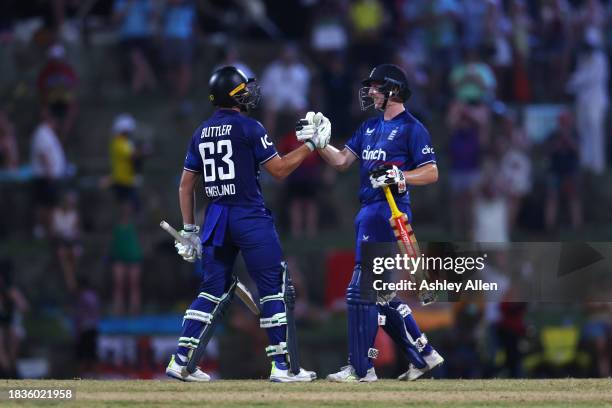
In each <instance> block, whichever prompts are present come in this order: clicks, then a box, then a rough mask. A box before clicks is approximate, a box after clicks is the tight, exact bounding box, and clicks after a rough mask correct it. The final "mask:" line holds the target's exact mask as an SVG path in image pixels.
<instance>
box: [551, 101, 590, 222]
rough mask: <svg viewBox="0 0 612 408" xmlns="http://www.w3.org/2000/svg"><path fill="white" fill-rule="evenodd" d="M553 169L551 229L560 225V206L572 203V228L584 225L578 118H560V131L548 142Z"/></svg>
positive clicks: (564, 115)
mask: <svg viewBox="0 0 612 408" xmlns="http://www.w3.org/2000/svg"><path fill="white" fill-rule="evenodd" d="M548 155H549V162H550V168H549V170H548V188H547V198H546V214H545V221H546V227H547V229H549V230H550V229H553V228H554V227H555V226H556V225H557V215H558V213H559V202H560V199H561V197H563V202H566V203H568V208H569V212H570V220H571V223H572V227H574V228H579V227H580V226H581V225H582V203H581V200H580V188H579V186H580V168H579V163H580V158H579V148H578V135H577V134H576V127H575V126H574V118H573V116H572V114H571V113H570V112H569V111H565V112H563V113H561V114H560V115H559V119H558V126H557V129H556V130H555V131H554V132H553V134H552V135H551V136H550V138H549V141H548Z"/></svg>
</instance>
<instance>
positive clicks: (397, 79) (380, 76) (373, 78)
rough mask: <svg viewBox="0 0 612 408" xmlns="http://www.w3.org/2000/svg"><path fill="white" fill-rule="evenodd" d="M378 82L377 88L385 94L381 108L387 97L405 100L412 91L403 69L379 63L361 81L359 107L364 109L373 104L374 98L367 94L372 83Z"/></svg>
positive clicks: (384, 104)
mask: <svg viewBox="0 0 612 408" xmlns="http://www.w3.org/2000/svg"><path fill="white" fill-rule="evenodd" d="M374 83H376V84H378V85H377V89H378V90H379V91H380V92H381V93H382V94H383V95H384V96H385V102H384V103H383V105H382V107H381V108H380V109H381V110H385V108H386V107H387V102H388V101H389V98H391V97H394V98H397V99H400V100H401V101H402V102H406V101H407V100H408V98H410V95H411V94H412V91H411V90H410V86H409V85H408V78H407V77H406V73H405V72H404V70H403V69H401V68H400V67H398V66H397V65H393V64H381V65H378V66H376V67H375V68H374V69H373V70H372V71H371V72H370V75H369V76H368V77H367V78H366V79H364V80H363V81H361V84H362V85H363V88H361V89H360V90H359V102H360V104H361V109H362V110H366V109H368V108H370V107H371V106H373V105H374V100H373V99H372V97H371V96H370V95H369V91H370V87H371V86H372V84H374Z"/></svg>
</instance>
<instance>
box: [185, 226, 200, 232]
mask: <svg viewBox="0 0 612 408" xmlns="http://www.w3.org/2000/svg"><path fill="white" fill-rule="evenodd" d="M197 229H198V226H197V225H195V224H183V231H185V232H196V231H197Z"/></svg>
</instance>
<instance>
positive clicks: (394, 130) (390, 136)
mask: <svg viewBox="0 0 612 408" xmlns="http://www.w3.org/2000/svg"><path fill="white" fill-rule="evenodd" d="M395 135H397V128H394V129H393V130H392V131H391V133H389V136H387V140H388V141H390V142H391V141H393V139H395Z"/></svg>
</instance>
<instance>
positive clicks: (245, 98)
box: [208, 66, 261, 111]
mask: <svg viewBox="0 0 612 408" xmlns="http://www.w3.org/2000/svg"><path fill="white" fill-rule="evenodd" d="M208 88H209V95H208V99H210V102H211V103H212V104H213V105H214V106H218V107H221V108H232V107H234V106H238V107H240V109H241V110H243V111H246V110H249V109H254V108H256V107H257V105H259V100H260V99H261V92H260V90H259V85H258V84H257V81H256V80H255V78H247V76H246V75H245V74H244V73H243V72H242V71H241V70H239V69H238V68H236V67H233V66H225V67H223V68H219V69H218V70H216V71H215V72H213V74H212V76H211V77H210V81H209V82H208Z"/></svg>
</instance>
